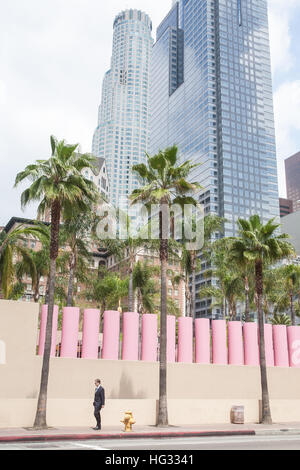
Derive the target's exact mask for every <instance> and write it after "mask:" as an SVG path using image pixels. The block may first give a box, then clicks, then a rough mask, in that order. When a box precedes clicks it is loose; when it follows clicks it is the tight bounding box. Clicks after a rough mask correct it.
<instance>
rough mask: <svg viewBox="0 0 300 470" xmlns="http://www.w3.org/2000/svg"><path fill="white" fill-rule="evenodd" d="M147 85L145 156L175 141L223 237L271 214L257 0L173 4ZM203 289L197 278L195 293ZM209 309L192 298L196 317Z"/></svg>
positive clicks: (271, 137)
mask: <svg viewBox="0 0 300 470" xmlns="http://www.w3.org/2000/svg"><path fill="white" fill-rule="evenodd" d="M151 83H152V90H151V93H152V102H151V136H150V149H149V150H150V153H156V152H157V151H158V149H163V148H165V147H167V146H170V145H173V144H177V145H178V147H179V151H180V155H181V158H182V159H183V160H187V159H190V160H192V161H194V162H197V163H200V164H201V165H200V166H199V167H198V168H197V169H196V170H194V174H193V175H192V176H193V180H196V181H198V182H200V183H201V184H202V186H203V188H204V190H203V191H202V193H201V196H200V201H201V202H202V203H203V204H204V206H205V213H206V214H208V213H215V214H218V215H220V216H222V217H225V218H226V220H227V222H226V225H225V235H226V236H232V235H235V234H236V230H237V229H236V221H237V219H238V218H239V217H244V218H248V217H249V216H250V215H251V214H254V213H258V214H260V215H261V216H262V218H263V220H264V221H267V220H268V219H270V218H271V217H279V207H278V179H277V163H276V148H275V132H274V115H273V97H272V78H271V66H270V49H269V32H268V13H267V1H266V0H179V1H177V2H176V1H175V2H173V7H172V9H171V11H170V12H169V14H168V15H167V16H166V18H165V19H164V20H163V22H162V23H161V24H160V26H159V27H158V29H157V40H156V43H155V45H154V48H153V54H152V77H151ZM204 270H205V266H204ZM205 282H206V281H205V276H204V274H203V272H202V273H199V275H198V276H197V288H198V289H199V287H200V286H201V284H203V283H205ZM210 282H212V283H213V282H214V281H213V280H212V281H210ZM209 307H210V301H209V300H202V301H200V299H197V304H196V313H197V315H198V316H199V315H206V314H207V313H208V311H209ZM215 313H216V314H218V311H217V310H216V311H215Z"/></svg>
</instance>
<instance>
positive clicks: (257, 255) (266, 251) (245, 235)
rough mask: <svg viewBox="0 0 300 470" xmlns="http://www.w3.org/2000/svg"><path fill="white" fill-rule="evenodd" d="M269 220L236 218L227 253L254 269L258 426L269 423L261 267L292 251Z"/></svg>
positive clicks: (275, 225) (282, 235) (262, 272)
mask: <svg viewBox="0 0 300 470" xmlns="http://www.w3.org/2000/svg"><path fill="white" fill-rule="evenodd" d="M274 220H275V219H271V220H270V221H269V222H267V224H265V225H264V224H263V223H262V222H261V220H260V217H259V216H258V215H253V216H251V217H250V219H249V220H244V219H239V220H238V226H239V237H237V238H236V240H235V241H233V243H232V246H231V253H232V255H233V256H236V257H238V258H239V259H241V257H244V258H245V262H248V261H252V262H253V264H254V270H255V292H256V298H257V310H258V321H259V338H260V343H259V344H260V348H259V349H260V371H261V388H262V421H261V422H262V423H263V424H271V423H272V418H271V409H270V400H269V391H268V380H267V368H266V356H265V336H264V323H265V322H264V312H263V275H264V264H266V263H269V264H272V263H275V262H276V261H279V260H281V259H284V258H286V257H289V256H291V254H292V253H294V249H293V247H292V245H291V244H290V243H288V242H287V239H288V238H289V236H288V235H286V234H277V230H278V228H279V227H280V225H279V224H276V223H275V222H274Z"/></svg>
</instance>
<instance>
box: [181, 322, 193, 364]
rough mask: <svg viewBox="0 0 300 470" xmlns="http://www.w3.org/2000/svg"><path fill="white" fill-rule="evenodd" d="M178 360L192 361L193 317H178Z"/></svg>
mask: <svg viewBox="0 0 300 470" xmlns="http://www.w3.org/2000/svg"><path fill="white" fill-rule="evenodd" d="M178 362H186V363H190V362H193V319H192V318H190V317H180V318H178Z"/></svg>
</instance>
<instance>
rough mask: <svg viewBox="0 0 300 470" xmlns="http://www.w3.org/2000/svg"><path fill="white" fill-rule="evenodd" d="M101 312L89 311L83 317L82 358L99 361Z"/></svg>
mask: <svg viewBox="0 0 300 470" xmlns="http://www.w3.org/2000/svg"><path fill="white" fill-rule="evenodd" d="M99 326H100V311H99V310H94V309H87V310H85V311H84V316H83V331H82V358H84V359H98V350H99Z"/></svg>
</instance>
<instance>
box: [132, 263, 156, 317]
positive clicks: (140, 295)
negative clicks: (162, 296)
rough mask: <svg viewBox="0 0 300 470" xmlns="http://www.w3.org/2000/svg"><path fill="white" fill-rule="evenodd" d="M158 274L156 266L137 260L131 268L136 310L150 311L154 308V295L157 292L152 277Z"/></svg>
mask: <svg viewBox="0 0 300 470" xmlns="http://www.w3.org/2000/svg"><path fill="white" fill-rule="evenodd" d="M158 274H159V267H158V266H150V265H149V264H148V263H147V262H144V263H141V262H140V261H138V262H137V263H136V265H135V267H134V270H133V290H134V292H137V303H138V308H137V311H138V312H139V313H142V314H144V313H152V312H154V310H155V307H156V306H155V296H156V294H157V293H158V289H157V283H156V282H155V280H154V279H153V277H154V276H157V275H158Z"/></svg>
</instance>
